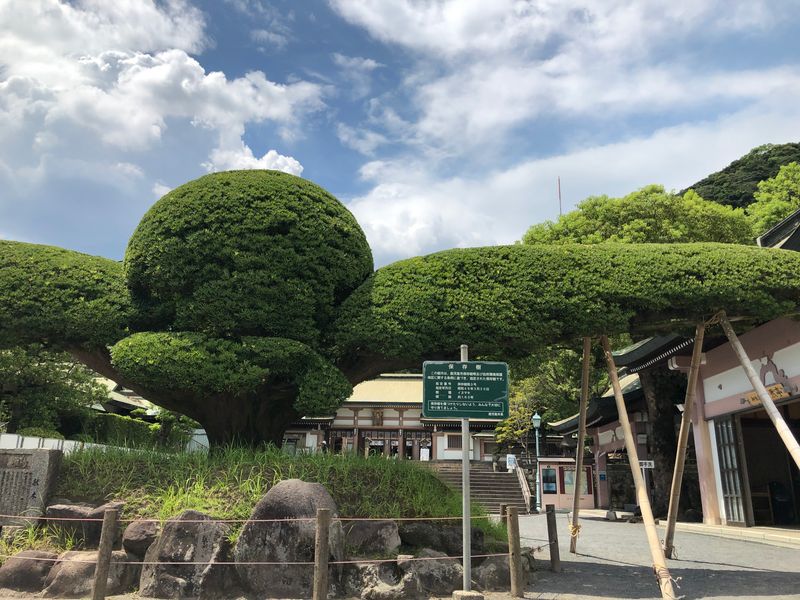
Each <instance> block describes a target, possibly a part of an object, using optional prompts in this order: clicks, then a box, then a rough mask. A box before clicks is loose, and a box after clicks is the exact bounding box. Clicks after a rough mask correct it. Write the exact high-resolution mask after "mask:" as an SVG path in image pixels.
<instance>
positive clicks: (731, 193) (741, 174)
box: [684, 143, 800, 233]
mask: <svg viewBox="0 0 800 600" xmlns="http://www.w3.org/2000/svg"><path fill="white" fill-rule="evenodd" d="M790 162H800V143H792V144H765V145H764V146H758V147H757V148H753V149H752V150H751V151H750V152H748V153H747V154H745V155H744V156H743V157H741V158H739V159H737V160H735V161H733V162H732V163H731V164H729V165H728V166H727V167H725V168H724V169H722V170H721V171H717V172H716V173H712V174H711V175H709V176H708V177H705V178H704V179H701V180H700V181H698V182H697V183H695V184H693V185H690V186H689V187H688V188H687V190H689V189H692V190H694V191H695V192H697V193H698V194H700V195H701V196H702V197H703V198H705V199H706V200H712V201H714V202H720V203H722V204H727V205H729V206H733V207H738V208H744V207H746V206H749V205H750V204H752V202H753V201H754V197H753V195H754V194H755V192H756V188H757V186H758V182H759V181H764V180H765V179H770V178H772V177H775V175H777V174H778V170H779V169H780V168H781V166H783V165H786V164H788V163H790ZM684 191H686V190H684ZM757 233H758V232H757Z"/></svg>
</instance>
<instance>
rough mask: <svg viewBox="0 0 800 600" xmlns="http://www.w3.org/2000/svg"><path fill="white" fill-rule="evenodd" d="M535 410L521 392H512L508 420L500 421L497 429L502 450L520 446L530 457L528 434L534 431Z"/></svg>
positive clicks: (496, 435) (497, 439) (496, 438)
mask: <svg viewBox="0 0 800 600" xmlns="http://www.w3.org/2000/svg"><path fill="white" fill-rule="evenodd" d="M532 416H533V408H532V407H531V403H530V402H529V400H528V399H527V398H526V397H524V396H522V395H521V394H520V393H519V392H513V391H512V392H511V394H510V397H509V402H508V418H507V419H504V420H502V421H500V422H499V423H498V424H497V426H496V427H495V436H494V438H495V441H497V443H498V445H499V447H500V448H501V449H503V448H505V449H508V448H512V447H514V446H515V445H517V444H520V445H521V446H522V447H523V449H524V452H525V456H527V457H530V452H529V449H528V437H529V436H528V434H529V433H530V430H531V429H532V427H533V425H532V423H531V417H532Z"/></svg>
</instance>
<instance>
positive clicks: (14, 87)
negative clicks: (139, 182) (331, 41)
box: [0, 0, 323, 185]
mask: <svg viewBox="0 0 800 600" xmlns="http://www.w3.org/2000/svg"><path fill="white" fill-rule="evenodd" d="M0 22H3V23H4V27H3V28H2V30H0V174H2V173H6V174H7V175H8V176H9V177H10V178H12V179H13V180H14V181H15V182H16V185H24V183H23V180H24V179H26V178H28V183H30V181H32V178H37V179H38V180H41V179H42V177H44V176H45V173H46V170H47V169H48V168H55V166H56V165H59V164H66V161H69V160H72V161H76V163H75V164H80V165H82V166H81V167H80V168H79V169H78V172H79V173H83V174H84V175H83V176H87V177H88V176H89V175H88V174H89V173H90V172H91V165H92V164H93V163H94V164H95V165H96V166H97V168H98V169H99V168H104V169H107V165H108V164H109V163H110V164H111V165H112V168H111V169H110V172H109V173H110V174H115V175H118V176H124V178H127V179H128V180H129V179H130V178H131V177H135V178H141V177H143V176H145V174H144V172H143V170H142V168H143V167H142V166H141V165H139V164H136V163H137V160H138V157H141V154H142V152H144V151H148V150H154V149H157V148H158V147H159V146H160V145H161V144H163V143H164V142H165V137H166V136H168V135H169V130H170V128H171V127H174V126H175V124H176V123H180V122H191V123H192V124H193V125H195V126H196V127H199V128H203V129H207V130H210V131H211V132H213V133H214V134H216V137H217V139H219V144H218V145H217V146H216V148H214V147H209V148H208V152H209V157H208V161H209V162H208V164H209V165H212V167H211V168H219V165H232V164H241V163H247V164H252V165H267V166H268V167H269V168H281V169H283V170H287V171H289V172H299V170H302V167H301V166H300V164H299V163H298V162H297V161H296V160H295V159H293V158H291V157H284V156H281V155H279V154H278V153H277V152H275V151H272V152H271V153H270V152H268V153H267V154H265V155H264V156H263V157H261V158H255V157H254V156H253V154H252V151H251V150H250V149H249V148H247V147H246V146H245V145H244V143H243V142H242V136H243V135H244V132H245V128H246V126H247V125H248V124H251V123H263V122H268V121H270V122H273V123H275V124H277V125H278V127H279V129H280V131H281V134H282V136H283V137H284V138H285V139H288V138H291V137H292V136H295V135H296V129H297V127H298V126H299V123H300V121H301V119H302V117H303V116H304V115H306V114H308V113H309V112H311V111H315V110H318V109H320V108H321V107H322V106H323V103H322V94H323V88H322V87H321V86H319V85H317V84H313V83H308V82H304V81H296V82H294V83H291V84H279V83H276V82H273V81H269V80H268V79H267V78H266V76H265V75H264V73H263V72H261V71H252V72H249V73H246V74H244V75H243V76H241V77H237V78H234V79H228V78H227V77H226V75H225V74H224V73H222V72H218V71H213V72H208V71H206V70H205V69H204V67H203V66H202V65H201V64H200V62H198V60H197V59H195V58H193V57H192V56H190V55H189V52H196V51H199V50H201V49H202V48H203V46H204V44H205V43H206V40H205V34H204V21H203V16H202V13H201V12H200V11H198V10H197V9H195V8H193V7H191V6H190V5H188V4H187V3H186V2H184V1H183V0H167V1H165V2H159V3H158V4H156V3H155V2H153V1H152V0H120V1H116V2H104V1H102V0H83V1H80V2H75V3H72V4H67V3H62V2H58V1H57V0H17V1H11V0H0ZM248 153H249V155H248ZM128 156H136V157H137V160H130V159H129V158H128ZM275 165H277V167H275ZM197 166H199V165H197ZM261 168H266V167H261Z"/></svg>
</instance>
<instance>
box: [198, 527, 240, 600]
mask: <svg viewBox="0 0 800 600" xmlns="http://www.w3.org/2000/svg"><path fill="white" fill-rule="evenodd" d="M198 597H199V600H231V599H232V598H241V597H244V591H243V590H242V583H241V581H239V574H238V573H237V572H236V567H235V566H234V562H233V545H232V544H231V542H230V540H229V539H228V538H225V539H223V540H222V543H221V544H220V545H219V547H218V548H217V551H216V552H215V553H214V556H212V557H211V563H210V564H209V565H208V566H207V567H206V568H205V570H204V571H203V574H202V575H201V576H200V592H199V594H198Z"/></svg>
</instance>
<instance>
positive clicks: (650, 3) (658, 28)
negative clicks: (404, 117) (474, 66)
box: [329, 0, 792, 58]
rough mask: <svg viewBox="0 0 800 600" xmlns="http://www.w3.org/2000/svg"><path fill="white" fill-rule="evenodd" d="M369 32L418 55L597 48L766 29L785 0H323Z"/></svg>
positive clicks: (786, 9)
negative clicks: (558, 46) (700, 32)
mask: <svg viewBox="0 0 800 600" xmlns="http://www.w3.org/2000/svg"><path fill="white" fill-rule="evenodd" d="M329 3H330V4H331V6H332V8H333V9H334V10H336V11H337V12H338V13H339V14H340V15H341V16H342V17H343V18H345V19H346V20H347V21H349V22H350V23H353V24H355V25H359V26H361V27H363V28H364V29H366V30H367V31H368V32H369V33H370V34H371V35H372V36H373V37H375V38H376V39H379V40H381V41H385V42H388V43H393V44H398V45H401V46H404V47H407V48H409V49H412V50H414V51H417V52H420V53H426V54H431V55H437V56H443V57H448V58H458V57H464V56H469V57H470V58H474V57H475V56H487V55H495V54H505V53H509V52H515V51H516V50H518V49H519V48H520V47H523V48H524V50H525V52H526V54H527V55H528V56H531V55H534V54H535V53H537V52H542V51H546V48H547V46H549V45H552V44H553V43H554V42H555V43H559V44H564V43H565V41H566V43H567V44H569V43H581V44H587V45H591V46H592V47H594V48H595V49H597V50H604V51H605V52H608V51H619V50H621V49H624V48H628V49H632V48H634V47H639V48H642V47H647V46H649V45H650V44H652V43H653V42H654V41H661V40H663V39H664V38H669V39H671V40H672V41H673V42H676V41H678V40H679V39H682V38H688V37H690V36H691V35H693V32H694V30H696V29H698V28H699V26H701V27H702V28H704V29H705V31H706V33H707V34H708V33H714V32H715V31H718V30H731V29H742V28H748V29H749V28H752V27H754V26H761V27H766V26H767V25H769V24H771V23H774V22H777V21H779V20H780V19H781V18H782V15H785V14H789V13H790V12H791V11H792V2H791V1H790V0H638V1H637V2H630V0H603V1H602V2H597V1H596V0H537V1H536V2H531V1H521V0H493V1H492V2H485V1H484V0H434V1H430V0H329Z"/></svg>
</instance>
